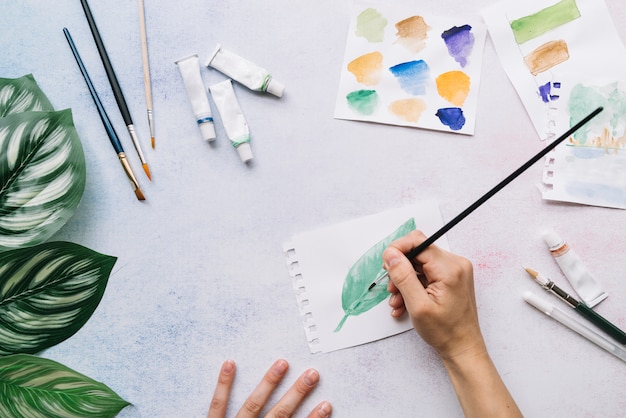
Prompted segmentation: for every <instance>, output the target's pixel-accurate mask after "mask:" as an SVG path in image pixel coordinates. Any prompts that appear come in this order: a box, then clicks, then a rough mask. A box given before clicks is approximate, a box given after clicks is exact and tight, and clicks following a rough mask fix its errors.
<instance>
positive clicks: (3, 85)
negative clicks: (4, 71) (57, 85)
mask: <svg viewBox="0 0 626 418" xmlns="http://www.w3.org/2000/svg"><path fill="white" fill-rule="evenodd" d="M53 110H54V108H53V107H52V104H51V103H50V101H49V100H48V98H47V97H46V95H45V94H44V93H43V91H41V89H40V88H39V86H38V85H37V82H36V81H35V78H34V77H33V75H32V74H27V75H25V76H23V77H20V78H0V118H3V117H5V116H7V115H11V114H14V113H22V112H30V111H42V112H52V111H53Z"/></svg>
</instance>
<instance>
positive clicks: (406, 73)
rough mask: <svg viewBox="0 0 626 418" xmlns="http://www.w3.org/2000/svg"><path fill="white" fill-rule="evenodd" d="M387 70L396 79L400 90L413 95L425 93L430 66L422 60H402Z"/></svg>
mask: <svg viewBox="0 0 626 418" xmlns="http://www.w3.org/2000/svg"><path fill="white" fill-rule="evenodd" d="M389 71H391V73H392V74H393V75H394V76H395V77H396V78H397V79H398V82H399V83H400V87H402V90H404V91H406V92H407V93H410V94H412V95H414V96H418V95H424V94H426V84H427V83H428V81H429V80H430V68H429V67H428V64H426V62H425V61H424V60H419V61H409V62H403V63H401V64H398V65H394V66H393V67H390V68H389Z"/></svg>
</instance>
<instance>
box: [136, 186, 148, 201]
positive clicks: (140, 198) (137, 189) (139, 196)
mask: <svg viewBox="0 0 626 418" xmlns="http://www.w3.org/2000/svg"><path fill="white" fill-rule="evenodd" d="M135 195H136V196H137V200H146V197H145V196H144V195H143V192H142V191H141V189H140V188H136V189H135Z"/></svg>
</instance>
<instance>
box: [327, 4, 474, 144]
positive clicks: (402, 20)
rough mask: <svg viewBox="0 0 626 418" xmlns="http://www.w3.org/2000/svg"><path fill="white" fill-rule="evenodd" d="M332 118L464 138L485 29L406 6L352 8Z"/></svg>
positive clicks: (470, 122)
mask: <svg viewBox="0 0 626 418" xmlns="http://www.w3.org/2000/svg"><path fill="white" fill-rule="evenodd" d="M353 7H354V8H353V15H352V20H351V24H350V30H349V32H348V40H347V43H346V50H345V54H344V65H343V67H342V72H341V79H340V85H339V91H338V93H337V99H336V102H335V115H334V116H335V118H337V119H348V120H360V121H368V122H378V123H386V124H392V125H402V126H412V127H417V128H425V129H435V130H440V131H444V132H454V133H460V134H466V135H472V134H473V132H474V125H475V119H476V113H477V103H478V89H479V84H480V76H481V67H482V51H483V48H484V40H485V35H486V28H485V25H484V24H483V22H482V20H481V19H480V17H479V16H464V17H454V16H432V15H429V14H427V13H422V11H421V10H419V8H417V9H416V7H415V5H414V4H412V3H411V2H410V1H408V0H405V1H401V2H399V3H398V2H394V4H393V5H391V4H389V5H385V4H376V5H373V4H370V3H368V2H366V1H360V0H357V1H355V2H354V6H353Z"/></svg>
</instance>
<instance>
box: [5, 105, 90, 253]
mask: <svg viewBox="0 0 626 418" xmlns="http://www.w3.org/2000/svg"><path fill="white" fill-rule="evenodd" d="M85 173H86V169H85V156H84V153H83V148H82V145H81V143H80V140H79V138H78V135H77V133H76V129H75V128H74V124H73V122H72V113H71V111H70V110H69V109H67V110H63V111H60V112H24V113H17V114H13V115H10V116H7V117H4V118H0V250H4V249H8V248H18V247H24V246H27V245H35V244H39V243H41V242H44V241H45V240H47V239H48V238H49V237H50V236H52V234H54V233H55V232H56V231H57V230H58V229H59V228H61V227H62V226H63V225H64V224H65V223H66V222H67V220H68V219H69V218H70V217H71V216H72V215H73V214H74V211H75V210H76V207H77V206H78V203H79V202H80V199H81V197H82V195H83V191H84V189H85Z"/></svg>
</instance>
